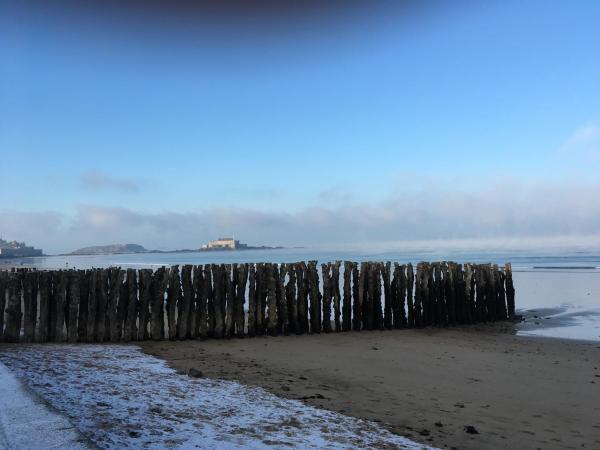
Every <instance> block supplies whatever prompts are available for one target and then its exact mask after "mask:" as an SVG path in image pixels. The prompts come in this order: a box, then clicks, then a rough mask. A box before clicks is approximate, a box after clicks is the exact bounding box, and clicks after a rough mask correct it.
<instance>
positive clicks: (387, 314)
mask: <svg viewBox="0 0 600 450" xmlns="http://www.w3.org/2000/svg"><path fill="white" fill-rule="evenodd" d="M391 272H392V263H391V262H389V261H388V262H386V263H384V265H383V266H382V275H383V295H384V303H383V305H384V307H383V327H384V328H385V329H386V330H391V329H392V326H393V323H394V319H393V309H392V304H393V303H395V302H394V296H392V283H391V276H392V274H391Z"/></svg>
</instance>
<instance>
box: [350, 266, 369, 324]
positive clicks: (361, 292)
mask: <svg viewBox="0 0 600 450" xmlns="http://www.w3.org/2000/svg"><path fill="white" fill-rule="evenodd" d="M368 267H369V265H368V263H367V262H365V261H362V262H361V263H360V272H359V274H358V296H357V295H355V296H354V310H353V312H354V321H353V325H354V326H353V329H354V331H361V330H363V329H364V328H365V323H366V320H367V319H366V317H365V315H364V312H365V306H364V305H365V304H366V303H367V299H366V298H365V297H366V296H367V295H366V294H367V278H368V270H369V269H368ZM353 278H354V283H356V278H355V277H353Z"/></svg>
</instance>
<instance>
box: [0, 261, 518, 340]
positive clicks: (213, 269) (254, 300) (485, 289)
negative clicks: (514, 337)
mask: <svg viewBox="0 0 600 450" xmlns="http://www.w3.org/2000/svg"><path fill="white" fill-rule="evenodd" d="M320 269H321V270H320V275H321V276H320V277H319V267H318V264H317V261H309V262H307V263H306V262H299V263H291V264H290V263H285V264H274V263H258V264H206V265H197V266H192V265H184V266H182V267H181V269H180V267H179V266H173V267H161V268H159V269H157V270H151V269H139V270H136V269H127V270H122V269H121V268H116V267H115V268H105V269H90V270H57V271H36V270H14V269H13V271H11V272H8V271H3V272H0V339H1V340H3V341H4V342H119V341H125V342H127V341H135V340H148V339H152V340H162V339H170V340H175V339H197V338H198V339H205V338H230V337H244V336H248V337H253V336H259V335H265V334H268V335H273V336H275V335H286V334H305V333H321V332H323V333H329V332H339V331H351V330H354V331H361V330H384V329H399V328H419V327H425V326H446V325H453V324H470V323H477V322H486V321H496V320H506V319H510V318H512V317H513V316H514V313H515V301H514V299H515V290H514V287H513V281H512V271H511V266H510V264H506V265H505V266H504V267H498V266H497V265H495V264H494V265H492V264H464V265H462V264H457V263H453V262H435V263H426V262H422V263H419V264H417V265H416V272H415V268H414V267H413V265H412V264H398V263H394V264H392V263H390V262H361V263H355V262H350V261H346V262H344V263H343V266H342V263H341V262H339V261H338V262H334V263H326V264H321V267H320ZM340 269H342V270H340ZM340 273H341V275H342V279H341V280H340Z"/></svg>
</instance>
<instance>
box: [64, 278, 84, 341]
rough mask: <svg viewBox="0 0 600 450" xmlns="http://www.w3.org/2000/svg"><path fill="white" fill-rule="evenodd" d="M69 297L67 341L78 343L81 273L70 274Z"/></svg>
mask: <svg viewBox="0 0 600 450" xmlns="http://www.w3.org/2000/svg"><path fill="white" fill-rule="evenodd" d="M68 292H69V295H68V297H67V299H68V305H67V340H68V341H69V342H71V343H74V342H77V340H78V339H79V336H78V334H77V316H78V314H79V301H80V296H81V292H80V286H79V271H77V270H73V271H70V272H69V290H68Z"/></svg>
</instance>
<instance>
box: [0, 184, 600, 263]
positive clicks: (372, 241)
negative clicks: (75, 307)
mask: <svg viewBox="0 0 600 450" xmlns="http://www.w3.org/2000/svg"><path fill="white" fill-rule="evenodd" d="M598 198H600V183H580V184H552V183H537V184H536V183H525V182H519V181H516V180H509V181H504V182H497V183H494V184H491V185H489V186H488V187H486V188H484V189H482V190H478V191H475V192H474V191H464V190H452V189H450V188H448V186H445V185H444V186H439V187H435V186H429V187H428V188H427V189H423V188H422V189H420V190H417V191H411V192H404V193H403V192H395V193H392V194H391V195H390V196H389V198H387V199H385V200H382V201H379V202H354V203H345V204H344V205H339V203H338V202H337V201H336V199H335V198H334V201H332V202H331V204H328V203H327V201H326V199H323V201H322V202H320V204H315V205H314V206H311V207H307V208H303V209H301V210H299V211H295V212H285V211H273V210H271V211H270V210H266V209H255V208H244V207H226V208H209V209H203V210H190V211H169V210H160V211H147V210H146V211H142V210H136V209H134V208H128V207H122V206H121V207H109V206H100V205H92V204H80V205H78V206H77V207H76V209H75V211H74V213H73V214H72V215H69V214H67V213H63V212H58V211H53V210H46V211H21V210H15V209H3V210H1V211H0V232H1V233H2V234H3V236H4V237H6V238H11V239H13V238H14V239H19V240H25V241H27V242H29V243H31V244H34V245H36V246H38V247H42V248H43V249H44V250H45V251H46V252H48V253H58V252H68V251H72V250H75V249H76V248H79V247H84V246H88V245H103V244H110V243H136V244H141V245H144V246H145V247H146V248H149V249H161V250H163V249H182V248H199V247H200V246H201V245H202V244H203V243H205V242H206V241H208V240H209V239H214V238H216V237H219V236H221V235H230V234H235V236H236V237H239V238H240V239H241V240H242V241H244V242H247V243H249V244H252V245H283V246H308V247H319V248H358V247H361V246H362V247H366V248H369V247H372V248H375V247H381V246H394V245H407V244H409V243H411V242H413V243H421V244H423V243H425V242H428V241H431V242H437V243H438V244H439V245H442V244H443V243H444V242H447V243H452V242H459V243H460V242H462V243H463V245H468V243H469V242H477V241H480V242H487V244H486V245H490V243H493V242H496V243H497V244H498V245H500V246H501V245H502V242H506V243H507V245H508V243H510V245H513V246H514V245H517V246H525V247H527V246H528V245H532V244H534V243H543V242H551V243H553V244H555V245H556V244H561V243H563V244H565V245H571V244H585V243H590V244H591V243H596V241H598V239H597V238H599V237H600V202H598V201H597V199H598Z"/></svg>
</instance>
